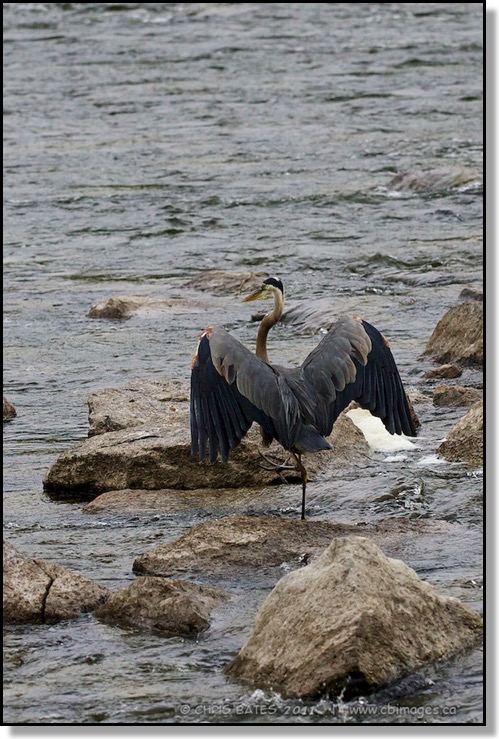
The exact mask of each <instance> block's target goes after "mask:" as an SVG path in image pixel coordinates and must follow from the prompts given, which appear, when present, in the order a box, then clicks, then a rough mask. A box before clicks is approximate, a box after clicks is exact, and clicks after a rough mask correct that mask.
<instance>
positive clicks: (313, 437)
mask: <svg viewBox="0 0 499 739" xmlns="http://www.w3.org/2000/svg"><path fill="white" fill-rule="evenodd" d="M295 447H296V449H297V450H298V451H299V452H300V453H302V452H322V451H324V450H326V449H332V446H331V444H330V443H329V442H328V441H326V439H325V438H324V437H323V436H321V434H319V432H318V431H317V430H316V429H315V428H314V427H313V426H310V425H309V424H302V427H301V429H300V433H299V435H298V439H297V440H296V444H295Z"/></svg>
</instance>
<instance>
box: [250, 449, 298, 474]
mask: <svg viewBox="0 0 499 739" xmlns="http://www.w3.org/2000/svg"><path fill="white" fill-rule="evenodd" d="M258 454H259V455H260V457H261V458H262V459H263V460H264V461H265V462H266V463H267V464H266V465H264V464H261V463H260V467H261V468H262V469H264V470H269V471H270V472H272V471H275V472H281V471H282V470H296V465H294V464H288V462H289V460H290V457H287V458H286V459H285V461H284V462H281V461H279V460H276V459H271V457H266V456H265V454H262V452H261V451H260V450H258Z"/></svg>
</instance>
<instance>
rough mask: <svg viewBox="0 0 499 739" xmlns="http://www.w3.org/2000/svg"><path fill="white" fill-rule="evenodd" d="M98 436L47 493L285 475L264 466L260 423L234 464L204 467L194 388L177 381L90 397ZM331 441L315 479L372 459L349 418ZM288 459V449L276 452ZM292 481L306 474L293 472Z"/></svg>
mask: <svg viewBox="0 0 499 739" xmlns="http://www.w3.org/2000/svg"><path fill="white" fill-rule="evenodd" d="M89 420H90V431H89V434H90V435H91V438H88V439H85V440H84V441H83V442H80V443H79V444H77V445H75V446H73V447H71V448H70V449H68V450H67V451H66V452H64V453H63V454H61V455H60V456H59V457H58V459H57V460H56V461H55V462H54V463H53V465H52V466H51V467H50V469H49V470H48V472H47V474H46V476H45V479H44V489H45V492H46V493H47V494H48V495H49V496H50V497H52V498H54V499H58V500H83V501H90V500H92V499H93V498H95V497H97V496H98V495H100V494H102V493H106V492H109V491H116V490H126V489H144V490H166V489H187V490H194V489H201V488H217V489H221V488H245V487H260V488H262V487H266V486H268V485H270V484H272V483H274V482H277V481H280V480H281V478H280V477H279V476H278V474H277V473H276V472H275V471H274V470H265V469H262V466H261V465H262V459H261V456H260V453H259V450H260V449H261V448H262V445H261V436H260V432H259V429H258V426H257V425H256V424H254V425H253V427H252V428H251V429H250V431H249V433H248V434H247V436H246V437H245V438H244V440H243V442H242V443H241V445H240V446H239V447H238V448H237V449H235V450H233V451H232V452H231V455H230V459H229V463H228V464H222V463H221V462H220V461H218V462H216V463H215V464H210V463H209V461H207V460H205V461H204V462H202V463H200V462H198V461H197V460H195V459H193V458H192V457H191V453H190V441H191V440H190V421H189V402H188V388H187V387H186V386H185V385H182V384H180V383H176V382H172V381H164V382H136V383H133V384H131V385H128V386H127V387H125V388H123V389H121V390H116V389H106V390H101V391H98V392H96V393H93V394H92V395H91V396H90V399H89ZM330 441H331V443H332V445H333V451H332V452H329V451H327V452H319V453H317V454H314V455H311V456H310V457H308V458H307V463H306V464H307V470H308V472H309V475H310V477H311V478H313V476H314V475H315V474H316V473H317V472H318V471H319V470H321V469H324V468H325V467H326V466H327V465H328V464H334V465H335V466H336V467H338V466H340V467H341V465H345V466H348V467H351V466H352V465H363V464H365V461H366V458H369V457H370V456H371V452H370V450H369V445H368V444H367V442H366V440H365V438H364V436H363V434H362V432H361V431H360V430H359V429H357V428H356V426H355V425H354V424H353V423H352V421H351V420H350V419H349V418H348V417H347V416H346V415H345V414H342V415H341V416H340V418H338V420H337V421H336V423H335V425H334V428H333V433H332V434H331V437H330ZM269 451H270V452H271V453H273V454H275V455H276V456H277V457H278V458H279V459H280V460H281V461H284V460H285V459H286V452H284V450H283V449H282V448H281V447H280V446H279V445H278V444H277V443H274V444H273V445H272V447H271V449H270V450H269ZM285 476H286V479H288V480H289V481H292V480H295V479H299V475H298V473H295V472H294V471H290V472H286V475H285Z"/></svg>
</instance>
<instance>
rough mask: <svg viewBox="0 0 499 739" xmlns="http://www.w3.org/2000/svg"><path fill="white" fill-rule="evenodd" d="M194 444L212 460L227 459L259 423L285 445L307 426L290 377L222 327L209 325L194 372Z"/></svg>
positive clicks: (200, 454) (196, 452)
mask: <svg viewBox="0 0 499 739" xmlns="http://www.w3.org/2000/svg"><path fill="white" fill-rule="evenodd" d="M190 415H191V448H192V453H193V455H194V456H196V457H199V459H204V458H205V456H206V454H207V451H208V450H209V457H210V461H211V462H215V461H216V459H217V457H218V454H219V453H220V456H221V458H222V461H223V462H226V461H227V458H228V455H229V450H230V449H234V448H235V447H236V446H237V445H238V444H239V442H240V441H241V439H242V438H243V437H244V436H245V434H246V433H247V432H248V429H249V428H250V426H251V424H252V423H253V421H256V422H257V423H259V424H260V426H262V427H263V428H264V429H265V431H266V432H267V433H268V434H269V435H270V436H271V437H272V438H275V439H277V440H278V441H279V443H280V444H282V446H283V447H284V448H285V449H290V448H292V447H293V446H294V444H295V442H296V440H297V438H298V436H299V435H300V432H301V428H302V426H303V424H302V421H301V418H300V407H299V404H298V401H297V399H296V398H295V397H294V395H293V393H292V392H291V389H290V387H289V385H288V384H287V383H286V381H285V379H284V378H283V377H282V376H281V375H280V374H279V373H277V372H275V371H274V370H273V369H272V368H271V367H270V366H269V365H267V364H265V362H262V361H261V360H260V359H259V358H258V357H256V356H255V355H254V354H252V352H250V351H249V349H247V348H246V347H245V346H243V344H241V343H240V342H239V341H237V339H235V338H234V337H232V336H231V335H230V334H229V333H228V332H227V331H225V330H224V329H222V328H210V329H207V330H206V331H205V332H203V334H201V338H200V341H199V345H198V349H197V352H196V355H195V356H194V360H193V363H192V373H191V414H190Z"/></svg>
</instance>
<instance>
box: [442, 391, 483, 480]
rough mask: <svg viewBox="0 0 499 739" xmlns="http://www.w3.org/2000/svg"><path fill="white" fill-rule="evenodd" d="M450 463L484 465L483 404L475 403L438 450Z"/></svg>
mask: <svg viewBox="0 0 499 739" xmlns="http://www.w3.org/2000/svg"><path fill="white" fill-rule="evenodd" d="M437 454H440V455H442V457H444V458H445V459H447V460H449V462H465V463H466V464H469V465H473V466H476V467H481V466H482V465H483V402H478V403H475V405H473V406H471V408H470V409H469V411H468V413H466V415H465V416H463V417H462V418H461V419H459V421H458V422H457V423H456V425H455V426H454V428H453V429H452V430H451V431H450V433H449V435H448V436H447V438H446V439H445V441H444V442H442V444H440V446H439V447H438V449H437Z"/></svg>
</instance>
